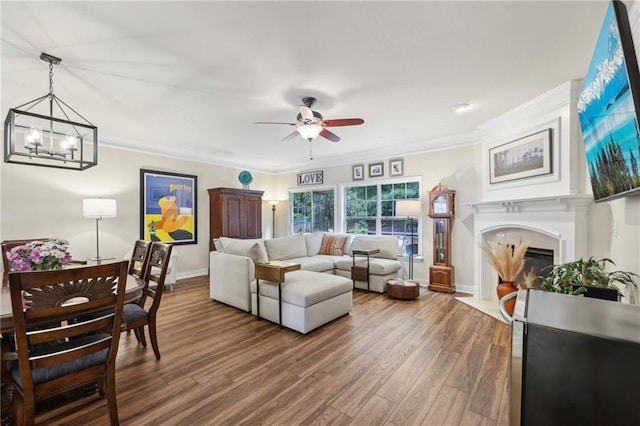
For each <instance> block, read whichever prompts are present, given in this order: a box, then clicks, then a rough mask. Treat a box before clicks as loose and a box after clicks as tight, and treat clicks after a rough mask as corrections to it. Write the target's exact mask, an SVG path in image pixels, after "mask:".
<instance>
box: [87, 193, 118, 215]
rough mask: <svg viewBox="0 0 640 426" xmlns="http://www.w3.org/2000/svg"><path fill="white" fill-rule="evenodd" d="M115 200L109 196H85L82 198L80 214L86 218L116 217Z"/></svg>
mask: <svg viewBox="0 0 640 426" xmlns="http://www.w3.org/2000/svg"><path fill="white" fill-rule="evenodd" d="M116 211H117V210H116V200H112V199H109V198H86V199H84V200H82V214H83V215H84V217H88V218H94V219H98V218H100V219H101V218H104V217H116Z"/></svg>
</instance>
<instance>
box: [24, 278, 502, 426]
mask: <svg viewBox="0 0 640 426" xmlns="http://www.w3.org/2000/svg"><path fill="white" fill-rule="evenodd" d="M159 314H160V320H159V324H158V340H159V344H160V351H161V353H162V359H161V360H160V361H156V359H155V358H154V356H153V350H152V349H151V347H150V346H148V347H147V348H142V347H141V346H139V345H138V344H137V342H136V339H135V336H134V335H133V333H131V334H129V335H127V334H123V335H122V337H121V339H120V349H119V352H118V361H117V372H116V377H117V378H116V380H117V387H118V391H117V393H118V408H119V414H120V423H121V424H122V425H159V424H168V425H174V424H180V425H200V424H212V425H259V424H264V425H296V424H309V425H310V424H335V425H345V424H357V425H375V424H381V425H382V424H385V425H416V424H426V425H506V424H507V423H508V394H507V370H508V365H509V356H510V353H509V341H510V329H509V328H508V327H507V326H506V325H505V324H503V323H501V322H499V321H497V320H495V319H493V318H491V317H489V316H487V315H485V314H483V313H481V312H479V311H477V310H475V309H473V308H471V307H469V306H467V305H465V304H463V303H460V302H458V301H456V300H455V299H453V298H452V297H451V296H450V295H448V294H444V293H434V292H429V291H427V290H426V289H422V294H421V296H420V297H419V299H417V300H412V301H398V300H393V299H390V298H388V297H386V296H385V295H380V294H375V293H361V292H356V293H354V303H353V311H352V312H351V314H350V315H347V316H344V317H342V318H339V319H337V320H336V321H334V322H332V323H330V324H327V325H325V326H323V327H321V328H320V329H317V330H315V331H313V332H311V333H309V334H308V335H302V334H299V333H297V332H295V331H292V330H288V329H280V328H278V326H277V325H275V324H273V323H270V322H268V321H256V319H255V317H253V316H251V315H249V314H247V313H245V312H242V311H240V310H237V309H235V308H232V307H229V306H226V305H223V304H221V303H218V302H213V301H212V300H211V299H210V298H209V282H208V278H207V277H198V278H192V279H187V280H181V281H179V282H178V283H177V284H176V285H175V289H174V291H172V292H165V294H164V296H163V300H162V304H161V307H160V312H159ZM66 399H67V401H65V402H66V403H65V404H64V405H63V404H60V402H61V401H60V399H57V400H55V399H53V400H50V401H46V402H44V403H43V404H41V405H40V406H39V407H38V415H37V419H36V420H37V422H38V423H40V424H50V425H71V424H74V425H77V424H83V425H104V424H108V414H107V408H106V404H105V400H104V399H101V398H100V397H98V395H97V394H92V395H90V396H79V395H77V394H73V395H68V396H67V397H66ZM69 401H70V402H69Z"/></svg>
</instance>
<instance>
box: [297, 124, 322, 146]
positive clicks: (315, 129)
mask: <svg viewBox="0 0 640 426" xmlns="http://www.w3.org/2000/svg"><path fill="white" fill-rule="evenodd" d="M296 130H298V133H300V136H302V137H303V138H305V139H306V140H308V141H309V142H311V141H312V140H314V139H315V138H317V137H318V135H319V134H320V132H322V126H321V125H319V124H315V123H313V124H301V125H300V126H298V127H297V129H296Z"/></svg>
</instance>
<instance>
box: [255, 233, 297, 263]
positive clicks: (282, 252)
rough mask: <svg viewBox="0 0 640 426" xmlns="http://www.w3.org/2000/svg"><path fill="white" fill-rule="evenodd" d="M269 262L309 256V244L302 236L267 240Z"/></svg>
mask: <svg viewBox="0 0 640 426" xmlns="http://www.w3.org/2000/svg"><path fill="white" fill-rule="evenodd" d="M264 246H265V247H266V249H267V255H268V256H269V260H287V259H293V258H294V257H304V256H306V255H307V243H306V240H305V238H304V236H303V235H302V234H295V235H291V236H288V237H280V238H273V239H271V240H265V242H264Z"/></svg>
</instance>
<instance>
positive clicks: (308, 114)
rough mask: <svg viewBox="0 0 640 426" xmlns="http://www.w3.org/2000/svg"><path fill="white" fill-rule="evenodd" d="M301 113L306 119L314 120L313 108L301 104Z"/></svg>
mask: <svg viewBox="0 0 640 426" xmlns="http://www.w3.org/2000/svg"><path fill="white" fill-rule="evenodd" d="M300 115H301V116H302V119H303V120H304V121H312V120H313V111H311V108H309V107H308V106H305V105H300Z"/></svg>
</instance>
